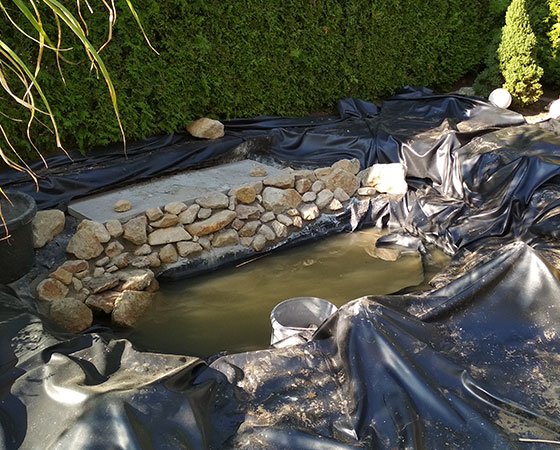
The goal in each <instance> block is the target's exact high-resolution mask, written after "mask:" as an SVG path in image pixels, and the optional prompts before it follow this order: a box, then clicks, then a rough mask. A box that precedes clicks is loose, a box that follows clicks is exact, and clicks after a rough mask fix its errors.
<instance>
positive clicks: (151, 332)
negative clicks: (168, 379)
mask: <svg viewBox="0 0 560 450" xmlns="http://www.w3.org/2000/svg"><path fill="white" fill-rule="evenodd" d="M380 235H381V232H380V231H379V230H368V231H363V232H356V233H352V234H345V235H339V236H334V237H331V238H328V239H325V240H323V241H320V242H317V243H313V244H310V245H307V246H304V247H300V248H296V249H291V250H287V251H284V252H280V253H277V254H274V255H270V256H267V257H265V258H261V259H257V260H254V261H252V262H249V263H247V264H244V265H242V266H239V267H236V268H231V269H225V270H221V271H218V272H214V273H211V274H207V275H204V276H200V277H198V278H196V279H190V280H184V281H181V282H174V283H167V284H163V285H162V286H161V290H160V292H159V293H158V298H157V299H156V301H155V302H154V303H155V304H154V307H153V308H152V310H151V311H150V312H149V313H148V314H147V316H146V317H145V318H144V319H143V321H142V322H141V323H139V324H138V326H137V328H136V329H135V330H134V331H133V334H132V336H130V337H129V338H130V339H131V340H132V341H133V342H135V343H137V344H140V345H142V346H143V347H144V348H146V349H149V350H153V351H160V352H171V353H180V354H188V355H194V356H209V355H212V354H215V353H218V352H220V351H229V352H241V351H248V350H256V349H262V348H266V347H268V344H269V341H270V332H271V327H270V320H269V317H270V311H271V310H272V308H273V307H274V306H275V305H276V304H277V303H279V302H280V301H282V300H284V299H287V298H290V297H301V296H313V297H321V298H325V299H327V300H329V301H331V302H332V303H334V304H336V305H337V306H341V305H343V304H344V303H346V302H348V301H350V300H352V299H355V298H357V297H361V296H363V295H368V294H388V293H391V292H396V291H398V290H400V289H402V288H404V287H407V286H416V285H419V284H421V283H422V282H423V280H424V272H423V269H422V262H421V259H420V258H419V257H417V256H404V257H402V258H400V259H399V260H397V261H394V262H386V261H382V260H380V259H377V258H373V257H371V256H370V255H369V254H368V252H370V250H371V246H372V245H373V243H374V242H375V240H376V239H377V238H378V237H379V236H380Z"/></svg>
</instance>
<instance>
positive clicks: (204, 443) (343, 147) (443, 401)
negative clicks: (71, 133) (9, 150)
mask: <svg viewBox="0 0 560 450" xmlns="http://www.w3.org/2000/svg"><path fill="white" fill-rule="evenodd" d="M339 112H340V115H339V117H335V118H323V119H280V118H264V119H255V120H238V121H232V122H229V123H228V124H227V130H228V135H227V136H226V138H225V139H224V140H221V141H217V142H213V143H210V144H207V143H201V142H198V141H197V142H193V141H191V142H188V141H187V140H186V139H185V138H184V137H170V138H167V140H166V139H163V138H161V139H159V140H153V141H151V143H145V145H144V144H138V146H137V147H136V148H135V149H133V150H132V151H131V154H132V155H131V157H130V160H129V161H130V166H128V164H126V165H123V164H122V156H120V155H119V154H118V152H113V153H111V152H106V153H105V154H102V155H101V156H99V158H98V159H96V158H93V159H92V161H91V164H88V166H87V167H85V166H83V164H82V162H80V161H77V162H75V163H74V164H73V165H67V164H66V163H64V162H63V161H62V160H61V159H60V160H57V161H58V162H57V161H55V162H54V164H53V166H54V169H52V172H44V173H43V174H42V176H43V178H42V183H46V185H48V186H50V187H51V188H52V190H48V189H47V190H46V191H43V192H42V193H40V194H38V198H39V203H40V205H42V206H43V207H47V206H51V205H54V204H56V202H57V201H60V199H59V198H55V197H56V196H58V195H62V196H63V197H62V201H63V202H64V201H67V200H68V199H70V198H73V197H75V196H79V195H85V193H88V192H91V191H95V190H99V189H105V188H107V187H109V186H110V183H112V182H117V183H121V182H124V181H126V180H132V179H137V178H142V177H147V176H151V175H154V174H156V172H157V173H165V171H167V170H171V169H172V168H173V169H177V168H184V167H194V166H197V165H200V164H202V163H208V161H210V160H213V158H216V157H223V156H227V154H228V151H229V150H230V149H231V148H232V147H233V146H235V145H237V144H238V143H239V142H242V141H243V140H249V139H252V138H255V137H263V138H266V139H267V140H268V142H270V145H271V149H270V150H269V151H264V150H262V149H261V150H260V151H259V157H263V158H271V159H276V160H281V161H283V162H285V163H289V164H292V165H296V166H297V165H301V166H307V167H314V166H321V165H325V164H329V163H332V162H334V161H335V160H337V159H340V158H346V157H356V158H358V159H359V160H360V161H361V163H362V166H363V167H365V166H366V165H369V164H372V163H375V162H397V161H400V162H403V163H404V164H405V165H406V167H407V172H408V180H407V181H408V183H409V186H410V188H411V189H410V190H409V192H408V194H407V195H406V196H405V197H404V198H403V199H401V200H398V199H397V200H396V199H394V198H390V197H387V196H379V197H376V198H374V199H372V200H371V201H370V202H354V203H353V204H352V206H351V207H349V208H348V210H347V211H345V213H344V214H342V215H340V216H339V218H338V220H339V225H338V226H340V228H341V229H343V228H344V229H354V228H358V227H361V226H367V225H371V224H378V225H392V226H397V227H400V228H401V229H404V230H406V231H408V232H409V233H412V234H414V235H416V236H419V237H421V238H422V240H423V241H424V242H435V243H436V244H437V245H439V246H441V247H443V248H444V249H446V250H447V251H448V252H450V253H454V254H455V256H454V258H453V260H452V263H451V264H450V266H449V267H448V268H447V269H446V270H445V271H444V272H443V273H442V274H440V275H439V276H437V277H436V279H435V280H434V283H435V285H437V287H438V288H437V289H435V290H432V291H428V292H423V293H419V294H407V295H392V296H383V297H364V298H361V299H358V300H355V301H351V302H349V303H348V304H347V305H345V306H343V307H341V308H340V309H339V310H338V312H337V313H335V314H334V315H333V316H331V318H330V319H328V320H327V321H326V322H325V323H324V324H323V325H322V326H321V327H319V329H318V330H317V332H316V333H315V335H314V336H313V338H312V339H311V340H310V341H308V342H307V343H304V344H301V345H297V346H293V347H288V348H282V349H268V350H262V351H258V352H249V353H242V354H234V355H226V356H221V357H219V358H217V359H215V358H212V360H213V362H212V363H211V364H207V363H205V362H203V361H201V360H198V359H194V358H189V357H186V356H178V355H163V354H153V353H147V352H142V351H140V350H138V349H135V348H134V347H133V343H132V344H131V343H130V342H129V341H126V340H122V339H121V340H117V339H114V338H112V335H111V332H110V330H106V329H92V330H90V331H89V332H88V333H84V334H82V335H78V336H69V335H60V334H57V333H55V332H53V331H52V330H49V328H48V327H49V325H48V323H43V322H42V321H41V320H40V319H39V318H37V317H36V316H34V315H32V314H29V313H27V312H24V313H22V312H21V309H20V310H15V309H13V306H14V305H18V304H19V305H21V301H20V300H21V299H17V298H15V297H14V296H13V295H11V294H10V293H9V291H8V290H5V291H2V292H0V301H1V302H0V304H1V305H2V306H0V320H1V321H2V322H1V323H0V327H1V333H0V339H1V341H2V345H1V346H0V364H1V365H0V380H1V381H0V383H1V384H0V385H1V386H2V390H1V391H0V424H1V432H0V446H3V447H6V448H18V447H21V448H127V449H128V448H158V449H159V448H247V449H255V448H270V449H282V448H286V449H296V448H297V449H323V448H340V449H349V448H388V449H393V448H417V449H424V448H430V449H431V448H434V449H440V448H460V449H487V448H488V449H489V448H522V449H526V448H529V449H543V448H549V447H551V446H552V445H555V444H558V443H560V412H559V411H560V391H559V386H560V335H559V333H558V329H559V327H560V305H559V302H560V275H559V272H558V268H560V245H559V244H558V234H559V232H558V230H559V226H560V196H559V194H560V182H559V181H560V177H559V176H558V175H560V173H559V168H560V127H559V126H558V123H556V122H553V121H549V122H546V123H543V124H540V125H527V124H525V123H524V120H523V118H522V117H521V116H519V115H516V114H515V113H511V112H509V111H505V110H499V109H496V108H494V107H492V106H491V105H489V104H487V103H484V102H482V101H479V100H477V99H472V98H466V97H460V96H435V95H432V94H431V93H430V92H428V91H426V90H420V91H414V90H407V91H404V92H403V93H401V94H399V95H397V96H396V97H394V98H392V99H390V100H388V101H386V102H384V103H383V104H382V105H381V106H380V107H377V106H375V105H372V104H369V103H366V102H361V101H358V100H345V101H343V102H341V104H340V107H339ZM148 144H149V145H148ZM163 144H165V145H163ZM142 161H144V162H142ZM146 161H149V164H147V162H146ZM147 165H149V166H150V167H149V168H148V167H144V166H147ZM119 166H120V167H119ZM160 168H161V169H162V170H161V172H158V171H159V169H160ZM118 170H121V172H120V174H121V176H120V178H119V177H116V176H114V177H113V178H112V179H110V182H107V184H103V183H102V182H101V181H100V180H103V179H104V177H106V176H113V175H114V174H115V173H117V172H115V171H118ZM5 180H6V179H5V178H4V179H2V177H1V176H0V181H2V182H4V181H5ZM82 180H83V183H82V182H81V181H82ZM10 182H11V183H12V184H11V186H10V187H12V188H16V189H22V190H27V189H31V185H29V184H26V183H25V182H24V181H23V180H22V179H17V180H12V181H10ZM46 185H45V186H46ZM65 189H67V190H66V191H65ZM399 243H403V245H406V246H414V247H415V248H422V243H420V242H418V241H416V240H415V239H412V238H410V237H399V236H393V237H387V238H385V244H386V245H395V244H397V245H398V244H399ZM349 300H351V299H349Z"/></svg>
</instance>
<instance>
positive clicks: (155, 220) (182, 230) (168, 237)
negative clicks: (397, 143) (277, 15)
mask: <svg viewBox="0 0 560 450" xmlns="http://www.w3.org/2000/svg"><path fill="white" fill-rule="evenodd" d="M251 175H253V176H255V181H254V182H251V183H247V184H244V185H241V186H237V187H235V188H233V189H231V190H230V191H229V192H228V193H227V194H226V193H222V192H214V193H211V194H209V195H205V196H202V197H199V198H197V199H196V200H195V202H194V203H192V204H190V205H187V204H185V203H182V202H173V203H168V204H166V205H162V207H159V208H151V209H148V210H146V211H145V212H144V213H143V214H142V215H139V216H137V217H134V218H132V219H130V220H128V221H126V222H124V223H121V222H120V221H119V220H110V221H108V222H106V223H104V224H102V223H99V222H93V221H91V220H82V221H81V222H80V223H79V224H78V227H77V229H76V232H75V234H74V235H73V236H71V238H70V240H69V242H68V244H67V247H66V253H67V255H68V256H69V258H68V259H67V260H66V261H65V262H64V263H63V264H61V265H60V266H58V267H57V268H56V269H55V270H54V271H52V272H51V273H50V274H49V275H48V276H47V277H46V278H45V279H44V280H42V281H41V282H40V283H39V284H38V285H37V288H36V296H37V298H38V299H39V300H42V301H45V302H49V303H50V316H51V319H52V320H53V321H54V322H55V323H56V324H57V325H59V326H60V327H61V328H63V329H65V330H67V331H71V332H79V331H82V330H85V329H86V328H88V327H89V326H91V324H92V323H93V318H94V315H104V316H110V317H111V321H112V323H113V324H114V325H117V326H123V327H131V326H133V325H134V323H135V322H136V321H137V320H138V319H139V318H140V317H141V316H142V315H143V314H144V313H145V311H146V310H147V308H148V307H149V305H150V303H151V301H152V298H153V293H154V292H156V291H157V290H158V289H159V284H158V281H157V279H156V276H157V275H158V274H159V273H161V272H163V271H165V270H166V269H167V268H169V267H173V266H174V265H177V264H181V263H182V262H187V261H190V260H192V259H195V258H202V257H204V256H205V255H206V254H208V255H209V254H211V253H212V252H213V251H216V250H222V249H224V248H227V247H233V246H241V247H242V248H245V249H246V250H247V251H249V252H254V253H257V254H258V253H259V252H263V251H266V250H267V249H268V248H270V247H271V246H273V245H277V244H278V243H281V242H283V241H285V240H287V239H288V238H289V236H290V235H291V234H292V233H294V232H297V231H299V230H301V229H302V228H303V227H305V226H306V225H310V226H313V223H315V222H316V221H317V219H319V218H320V217H321V216H324V215H336V214H339V213H341V212H342V211H344V208H345V205H347V204H348V202H349V201H351V199H352V198H362V199H363V198H364V197H366V198H367V197H372V196H375V195H376V194H377V192H378V191H379V192H386V193H390V194H404V193H405V192H406V190H407V185H406V182H405V179H404V175H405V170H404V167H403V166H402V165H401V164H379V165H374V166H371V167H369V168H367V169H365V170H363V171H361V172H360V164H359V161H358V160H356V159H354V160H340V161H337V162H336V163H334V164H333V165H332V166H330V167H322V168H319V169H315V170H294V169H291V168H287V169H284V170H283V171H281V172H280V173H279V174H277V175H274V176H266V175H267V174H266V173H260V172H259V173H256V172H255V173H252V174H251ZM51 228H52V227H51ZM52 234H53V233H52V230H50V231H49V237H50V235H52ZM44 240H45V238H44V237H43V238H42V239H41V242H40V243H41V244H42V245H44Z"/></svg>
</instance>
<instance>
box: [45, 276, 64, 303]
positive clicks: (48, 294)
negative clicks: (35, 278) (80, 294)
mask: <svg viewBox="0 0 560 450" xmlns="http://www.w3.org/2000/svg"><path fill="white" fill-rule="evenodd" d="M66 294H68V287H67V286H66V285H65V284H64V283H61V282H60V281H58V280H55V279H53V278H47V279H45V280H43V281H41V282H40V283H39V284H38V285H37V297H39V299H41V300H44V301H47V302H52V301H54V300H60V299H62V298H64V297H66Z"/></svg>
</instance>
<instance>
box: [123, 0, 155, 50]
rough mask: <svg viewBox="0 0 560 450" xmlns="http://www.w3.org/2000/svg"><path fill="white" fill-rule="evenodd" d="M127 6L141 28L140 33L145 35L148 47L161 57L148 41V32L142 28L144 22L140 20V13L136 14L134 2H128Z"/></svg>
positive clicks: (127, 0) (128, 0)
mask: <svg viewBox="0 0 560 450" xmlns="http://www.w3.org/2000/svg"><path fill="white" fill-rule="evenodd" d="M126 4H127V5H128V9H130V12H131V13H132V15H133V16H134V19H135V20H136V23H137V24H138V28H140V31H141V32H142V34H143V35H144V39H145V40H146V43H147V44H148V46H149V47H150V48H151V49H152V50H153V52H154V53H155V54H156V55H159V52H158V51H157V50H156V49H155V48H154V47H153V46H152V43H151V42H150V40H149V39H148V36H147V35H146V32H145V31H144V27H143V26H142V22H141V21H140V18H139V17H138V13H137V12H136V9H134V5H133V4H132V2H131V1H130V0H126Z"/></svg>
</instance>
